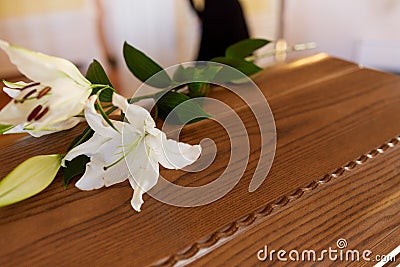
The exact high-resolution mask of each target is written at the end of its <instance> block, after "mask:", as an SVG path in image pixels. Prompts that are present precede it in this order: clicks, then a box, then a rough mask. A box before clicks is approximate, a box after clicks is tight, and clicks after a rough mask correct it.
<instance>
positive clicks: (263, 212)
mask: <svg viewBox="0 0 400 267" xmlns="http://www.w3.org/2000/svg"><path fill="white" fill-rule="evenodd" d="M396 146H400V135H399V136H397V137H395V138H393V139H391V140H390V141H389V142H386V143H384V144H383V145H381V146H380V147H379V148H376V149H374V150H371V151H370V152H369V153H367V154H363V155H362V156H360V157H359V158H358V159H356V160H353V161H350V162H349V163H347V164H346V165H344V166H343V167H340V168H338V169H336V170H335V171H334V172H333V173H331V174H326V175H325V176H324V177H322V178H321V179H319V180H314V181H312V182H311V183H310V184H308V185H307V186H305V187H301V188H299V189H297V190H296V191H295V192H294V193H293V194H290V195H286V196H283V197H280V198H279V199H277V200H276V201H272V202H270V203H268V204H267V205H265V206H264V207H262V208H260V209H257V210H255V211H253V212H251V213H250V214H247V215H245V216H243V217H242V218H240V219H238V220H237V221H235V222H232V223H230V224H228V225H226V226H225V227H223V228H221V229H219V230H218V231H216V232H214V233H213V234H211V235H209V236H208V237H207V238H204V239H202V240H201V241H197V242H196V243H194V244H192V245H190V246H188V247H187V248H186V249H183V250H181V251H180V252H178V253H176V254H173V255H171V256H169V257H167V259H166V260H165V261H163V262H160V263H158V264H156V265H154V266H173V265H175V264H176V263H178V262H180V261H183V260H188V259H190V258H192V257H194V256H195V255H196V254H197V253H198V252H199V250H200V249H204V248H209V247H211V246H214V245H215V244H217V243H218V242H221V241H222V240H224V239H227V238H228V237H231V236H233V235H234V234H235V233H236V232H237V231H238V230H239V229H245V228H246V227H248V226H250V225H251V224H253V223H254V222H255V220H256V219H257V218H262V217H266V216H268V215H270V214H271V213H272V212H273V211H274V210H276V209H279V208H282V207H284V206H286V205H288V204H289V203H290V202H292V201H294V200H297V199H299V198H301V197H302V196H303V195H304V193H307V192H311V191H313V190H314V189H316V188H318V187H319V186H321V185H324V184H327V183H329V182H330V181H331V180H333V179H337V178H340V177H341V176H343V175H344V174H345V173H347V172H348V171H350V170H353V169H355V168H357V167H358V166H361V165H364V164H365V163H367V162H368V161H369V160H371V159H373V158H375V157H376V156H378V155H379V154H383V153H385V152H386V151H388V150H390V149H392V148H394V147H396Z"/></svg>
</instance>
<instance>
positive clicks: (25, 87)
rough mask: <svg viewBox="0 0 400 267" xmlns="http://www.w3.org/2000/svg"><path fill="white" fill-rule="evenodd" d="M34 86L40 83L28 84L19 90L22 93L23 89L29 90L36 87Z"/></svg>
mask: <svg viewBox="0 0 400 267" xmlns="http://www.w3.org/2000/svg"><path fill="white" fill-rule="evenodd" d="M36 85H40V82H34V83H30V84H28V85H25V86H24V87H22V88H20V89H19V90H21V91H23V90H25V89H28V88H31V87H33V86H36Z"/></svg>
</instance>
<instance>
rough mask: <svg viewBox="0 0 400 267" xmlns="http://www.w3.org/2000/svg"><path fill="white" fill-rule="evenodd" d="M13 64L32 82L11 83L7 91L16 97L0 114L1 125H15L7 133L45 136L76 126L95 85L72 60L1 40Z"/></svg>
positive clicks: (6, 83) (7, 86) (7, 85)
mask: <svg viewBox="0 0 400 267" xmlns="http://www.w3.org/2000/svg"><path fill="white" fill-rule="evenodd" d="M0 48H1V49H2V50H4V51H5V52H6V53H7V55H8V57H9V58H10V60H11V62H12V63H14V64H15V65H16V66H17V68H18V69H19V71H20V72H21V73H22V74H24V75H25V76H26V77H28V78H29V79H31V80H32V81H33V82H31V83H23V82H18V83H9V82H4V84H5V85H6V87H5V88H3V90H4V92H5V93H7V94H8V95H9V96H10V97H12V98H13V100H12V101H10V102H9V103H8V104H7V105H6V106H5V107H4V108H3V109H2V110H1V111H0V124H5V125H14V126H15V127H14V128H13V129H11V130H10V131H7V132H6V133H17V132H28V133H29V134H31V135H33V136H36V137H38V136H41V135H44V134H48V133H53V132H57V131H61V130H66V129H70V128H72V127H74V126H75V125H76V124H78V123H79V121H80V119H79V118H76V117H74V116H76V115H78V114H79V113H81V112H82V110H83V108H84V106H85V102H86V100H87V99H88V97H89V95H90V93H91V90H92V88H91V83H90V82H89V81H88V80H87V79H86V78H85V77H84V76H83V75H82V74H81V73H80V72H79V70H78V69H77V68H76V67H75V65H74V64H72V63H71V62H70V61H68V60H65V59H62V58H57V57H51V56H48V55H44V54H41V53H37V52H33V51H30V50H27V49H25V48H21V47H18V46H14V45H10V44H9V43H7V42H5V41H2V40H0Z"/></svg>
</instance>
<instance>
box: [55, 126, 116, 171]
mask: <svg viewBox="0 0 400 267" xmlns="http://www.w3.org/2000/svg"><path fill="white" fill-rule="evenodd" d="M108 140H110V139H109V138H105V137H103V136H102V135H100V134H99V133H97V132H95V133H94V134H93V136H92V137H91V138H90V139H89V140H87V141H86V142H84V143H82V144H80V145H78V146H76V147H74V148H73V149H71V150H70V151H69V152H68V153H67V155H65V157H64V159H63V164H62V165H63V166H65V161H71V160H73V159H74V158H76V157H77V156H79V155H86V156H89V157H90V156H92V155H93V154H94V153H96V151H98V150H99V148H100V147H101V146H102V145H103V144H104V143H105V142H107V141H108Z"/></svg>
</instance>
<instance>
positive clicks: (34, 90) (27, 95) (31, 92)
mask: <svg viewBox="0 0 400 267" xmlns="http://www.w3.org/2000/svg"><path fill="white" fill-rule="evenodd" d="M36 92H37V90H36V89H33V90H32V91H30V92H29V93H27V94H26V95H25V96H24V97H23V98H22V100H21V101H22V102H24V100H26V99H27V98H28V97H30V96H31V95H33V94H34V93H36Z"/></svg>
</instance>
